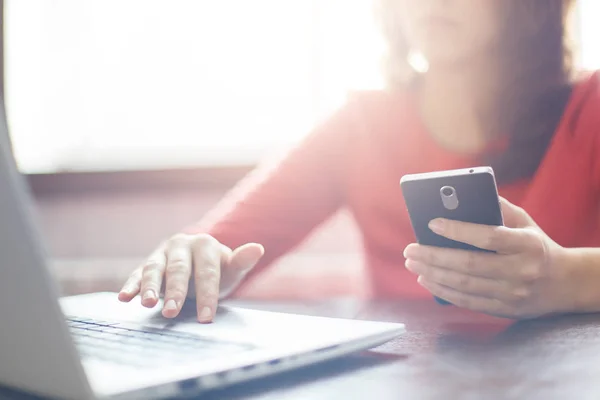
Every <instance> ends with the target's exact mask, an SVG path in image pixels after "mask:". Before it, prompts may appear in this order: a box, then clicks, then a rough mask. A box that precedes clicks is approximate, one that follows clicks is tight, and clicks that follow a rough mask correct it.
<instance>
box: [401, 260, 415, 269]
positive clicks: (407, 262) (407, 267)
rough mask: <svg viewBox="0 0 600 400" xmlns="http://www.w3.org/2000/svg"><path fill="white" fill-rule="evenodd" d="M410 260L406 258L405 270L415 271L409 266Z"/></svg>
mask: <svg viewBox="0 0 600 400" xmlns="http://www.w3.org/2000/svg"><path fill="white" fill-rule="evenodd" d="M411 264H412V263H411V261H410V260H406V262H405V263H404V266H405V267H406V269H407V270H409V271H410V272H415V271H413V268H412V267H411Z"/></svg>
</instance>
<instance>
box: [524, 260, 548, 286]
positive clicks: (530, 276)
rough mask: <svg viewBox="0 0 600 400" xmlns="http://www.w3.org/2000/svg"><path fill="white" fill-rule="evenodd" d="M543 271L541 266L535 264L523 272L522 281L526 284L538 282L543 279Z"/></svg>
mask: <svg viewBox="0 0 600 400" xmlns="http://www.w3.org/2000/svg"><path fill="white" fill-rule="evenodd" d="M542 275H543V271H542V268H541V267H540V265H539V264H533V265H530V266H527V267H526V268H523V269H522V270H521V279H522V280H523V281H524V282H527V283H531V282H536V281H538V280H540V279H541V278H542Z"/></svg>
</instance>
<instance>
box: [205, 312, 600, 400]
mask: <svg viewBox="0 0 600 400" xmlns="http://www.w3.org/2000/svg"><path fill="white" fill-rule="evenodd" d="M249 306H254V307H262V308H267V309H268V308H277V309H282V310H285V307H284V306H282V305H279V307H275V305H272V306H271V307H269V305H268V304H262V305H261V304H259V303H255V304H250V305H249ZM288 310H289V311H291V312H299V313H303V312H306V313H311V311H312V313H313V314H318V315H328V316H336V315H337V316H342V317H350V316H352V314H353V313H354V314H355V315H354V316H355V317H356V318H359V319H373V320H383V321H398V322H404V323H406V325H407V329H408V332H407V333H406V334H405V335H404V336H403V337H400V338H398V339H396V340H394V341H392V342H389V343H387V344H385V345H383V346H381V347H379V348H377V349H373V350H371V351H368V352H365V353H363V354H359V355H355V356H352V357H346V358H343V359H340V360H337V361H334V362H329V363H327V364H324V365H319V366H314V367H310V368H306V369H303V370H301V371H295V372H291V373H286V374H284V375H281V376H276V377H273V378H269V379H263V380H260V381H255V382H252V383H250V384H244V385H240V386H237V387H232V388H229V389H226V390H222V391H218V392H215V393H212V394H210V395H208V396H205V397H203V398H207V399H224V398H227V399H245V400H246V399H253V400H255V399H256V400H267V399H269V400H270V399H285V400H295V399H338V398H340V399H378V400H387V399H390V400H391V399H567V398H573V399H600V315H579V316H566V317H559V318H551V319H539V320H532V321H526V322H518V323H512V322H511V321H507V320H503V319H496V318H491V317H487V316H484V315H480V314H475V313H471V312H468V311H465V310H461V309H458V308H455V307H452V306H450V307H448V306H440V305H437V304H436V303H435V302H433V301H405V302H399V301H393V302H387V301H386V302H367V303H359V302H353V301H352V300H347V301H344V300H338V301H334V302H331V303H323V304H321V305H320V306H318V305H315V306H314V307H313V308H312V309H311V308H310V307H309V306H305V308H294V307H293V306H292V305H289V306H288Z"/></svg>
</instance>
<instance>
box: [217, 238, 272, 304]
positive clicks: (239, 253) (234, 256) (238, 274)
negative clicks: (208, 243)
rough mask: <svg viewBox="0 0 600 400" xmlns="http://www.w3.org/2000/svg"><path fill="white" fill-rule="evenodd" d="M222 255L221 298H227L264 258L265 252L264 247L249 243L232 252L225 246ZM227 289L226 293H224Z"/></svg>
mask: <svg viewBox="0 0 600 400" xmlns="http://www.w3.org/2000/svg"><path fill="white" fill-rule="evenodd" d="M223 247H224V249H223V252H222V255H221V262H222V264H221V265H222V268H221V290H222V291H221V293H220V294H219V297H220V298H224V297H227V296H228V295H229V294H230V293H231V292H232V291H233V290H234V289H235V287H236V286H237V285H238V284H239V283H240V282H241V281H242V280H243V279H244V277H245V276H246V275H247V274H248V272H250V271H251V270H252V268H254V267H255V266H256V264H257V263H258V262H259V261H260V259H261V258H262V257H263V255H264V253H265V250H264V248H263V246H261V245H260V244H256V243H248V244H245V245H243V246H240V247H238V248H237V249H235V251H231V249H229V248H228V247H226V246H223ZM223 288H226V291H223Z"/></svg>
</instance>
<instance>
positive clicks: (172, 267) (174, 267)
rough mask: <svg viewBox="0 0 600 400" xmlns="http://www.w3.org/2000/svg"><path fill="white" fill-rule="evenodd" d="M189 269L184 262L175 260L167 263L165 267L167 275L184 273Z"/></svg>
mask: <svg viewBox="0 0 600 400" xmlns="http://www.w3.org/2000/svg"><path fill="white" fill-rule="evenodd" d="M189 268H190V266H189V263H188V262H187V261H185V260H181V259H177V260H172V261H169V264H168V265H167V274H176V273H181V272H185V271H187V270H188V269H189Z"/></svg>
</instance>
